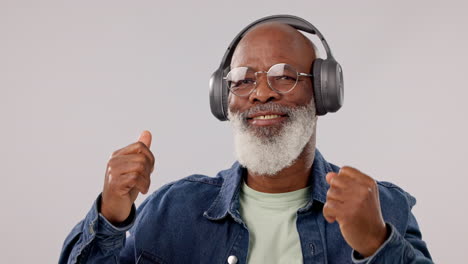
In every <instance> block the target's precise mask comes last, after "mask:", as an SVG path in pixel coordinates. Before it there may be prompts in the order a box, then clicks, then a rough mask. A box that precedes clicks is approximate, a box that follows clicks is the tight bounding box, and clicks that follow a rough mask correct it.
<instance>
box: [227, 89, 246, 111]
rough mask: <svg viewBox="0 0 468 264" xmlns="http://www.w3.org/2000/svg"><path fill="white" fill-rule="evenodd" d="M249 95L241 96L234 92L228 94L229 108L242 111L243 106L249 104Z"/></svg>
mask: <svg viewBox="0 0 468 264" xmlns="http://www.w3.org/2000/svg"><path fill="white" fill-rule="evenodd" d="M247 98H248V97H245V98H244V97H239V96H235V95H233V94H232V93H230V94H229V96H228V108H229V109H230V110H231V111H236V112H237V111H242V110H243V107H242V106H244V107H245V105H246V104H247V102H248V99H247Z"/></svg>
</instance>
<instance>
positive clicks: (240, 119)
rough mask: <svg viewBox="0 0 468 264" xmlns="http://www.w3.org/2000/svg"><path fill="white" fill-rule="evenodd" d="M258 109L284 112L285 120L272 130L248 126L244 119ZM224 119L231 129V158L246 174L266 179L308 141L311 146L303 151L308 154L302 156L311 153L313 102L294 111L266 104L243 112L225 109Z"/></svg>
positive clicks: (294, 155) (313, 127) (312, 146)
mask: <svg viewBox="0 0 468 264" xmlns="http://www.w3.org/2000/svg"><path fill="white" fill-rule="evenodd" d="M262 110H272V111H275V110H276V111H280V112H283V113H286V114H287V115H288V119H287V121H286V122H285V123H283V124H280V125H279V126H275V127H268V126H267V127H253V126H251V125H250V124H249V123H248V122H247V119H246V117H247V116H248V115H249V114H252V113H255V112H258V111H262ZM228 117H229V120H230V121H231V122H230V123H231V125H232V127H233V134H234V147H235V156H236V158H237V160H238V161H239V163H240V164H241V165H242V166H244V167H246V168H247V169H248V170H249V171H250V172H253V173H255V174H259V175H270V176H272V175H275V174H277V173H278V172H279V171H281V170H282V169H284V168H287V167H289V166H291V165H292V164H293V163H294V162H295V161H296V160H297V158H298V157H299V155H300V154H301V153H302V151H303V150H304V147H306V145H307V143H308V142H309V141H311V142H310V143H311V144H309V146H308V150H307V151H309V152H310V153H306V154H308V155H314V154H315V153H314V152H315V127H316V121H317V116H316V115H315V104H314V101H313V100H312V101H311V102H310V103H309V104H308V105H306V106H302V107H296V108H289V107H285V106H281V105H279V104H276V103H267V104H264V105H258V106H255V107H252V108H251V109H249V110H247V111H246V112H244V113H239V112H236V113H235V112H231V109H228ZM312 137H313V138H312ZM311 138H312V140H311ZM312 161H313V156H312Z"/></svg>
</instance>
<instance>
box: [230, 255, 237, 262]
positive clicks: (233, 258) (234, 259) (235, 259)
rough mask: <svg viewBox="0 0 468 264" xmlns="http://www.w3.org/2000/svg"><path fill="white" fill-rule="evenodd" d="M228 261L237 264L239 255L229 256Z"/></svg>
mask: <svg viewBox="0 0 468 264" xmlns="http://www.w3.org/2000/svg"><path fill="white" fill-rule="evenodd" d="M228 263H229V264H236V263H237V257H236V256H234V255H231V256H229V258H228Z"/></svg>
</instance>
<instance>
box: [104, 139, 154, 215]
mask: <svg viewBox="0 0 468 264" xmlns="http://www.w3.org/2000/svg"><path fill="white" fill-rule="evenodd" d="M150 145H151V133H150V132H149V131H143V132H142V133H141V135H140V138H139V139H138V141H137V142H135V143H133V144H130V145H128V146H126V147H124V148H122V149H119V150H117V151H115V152H114V153H112V156H111V158H110V159H109V162H108V163H107V170H106V176H105V181H104V189H103V192H102V200H101V214H102V215H103V216H104V217H105V218H106V219H107V220H109V221H110V222H111V223H114V224H116V223H121V222H123V221H124V220H125V219H127V218H128V216H129V215H130V212H131V209H132V204H133V202H135V200H136V198H137V196H138V193H143V194H146V193H147V192H148V189H149V187H150V182H151V180H150V174H151V172H152V171H153V169H154V156H153V153H151V151H150V149H149V148H150Z"/></svg>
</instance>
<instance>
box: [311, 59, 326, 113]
mask: <svg viewBox="0 0 468 264" xmlns="http://www.w3.org/2000/svg"><path fill="white" fill-rule="evenodd" d="M322 63H323V60H322V59H320V58H317V59H315V60H314V62H313V64H312V75H313V77H312V79H313V85H314V101H315V110H316V114H317V115H325V114H326V113H327V111H326V109H325V107H324V105H323V92H322Z"/></svg>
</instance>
